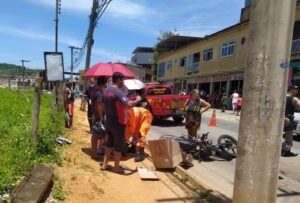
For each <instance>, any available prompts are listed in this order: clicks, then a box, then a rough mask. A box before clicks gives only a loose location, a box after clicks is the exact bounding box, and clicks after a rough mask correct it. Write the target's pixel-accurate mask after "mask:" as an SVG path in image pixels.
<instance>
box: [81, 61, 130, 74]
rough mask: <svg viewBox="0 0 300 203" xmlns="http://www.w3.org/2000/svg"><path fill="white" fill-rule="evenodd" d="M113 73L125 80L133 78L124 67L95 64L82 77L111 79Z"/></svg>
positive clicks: (112, 64) (113, 64)
mask: <svg viewBox="0 0 300 203" xmlns="http://www.w3.org/2000/svg"><path fill="white" fill-rule="evenodd" d="M115 72H120V73H122V74H123V75H124V77H125V78H135V75H134V73H133V72H132V71H131V70H129V69H128V68H127V67H126V66H124V65H122V64H117V63H97V64H95V65H94V66H92V67H91V68H90V69H89V70H88V71H86V72H85V73H84V74H83V77H99V76H107V77H111V76H112V75H113V74H114V73H115Z"/></svg>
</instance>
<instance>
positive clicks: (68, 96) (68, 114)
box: [64, 83, 75, 130]
mask: <svg viewBox="0 0 300 203" xmlns="http://www.w3.org/2000/svg"><path fill="white" fill-rule="evenodd" d="M74 102H75V95H74V92H73V91H72V90H71V83H67V84H66V87H65V90H64V104H65V127H66V128H68V129H70V130H71V129H73V116H74V115H73V114H74V111H73V109H74Z"/></svg>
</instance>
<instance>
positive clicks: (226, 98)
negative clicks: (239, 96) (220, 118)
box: [220, 93, 228, 113]
mask: <svg viewBox="0 0 300 203" xmlns="http://www.w3.org/2000/svg"><path fill="white" fill-rule="evenodd" d="M227 104H228V97H227V95H226V93H223V96H222V99H221V103H220V105H221V107H222V111H221V112H223V113H225V110H226V106H227Z"/></svg>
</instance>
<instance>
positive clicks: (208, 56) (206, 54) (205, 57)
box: [203, 48, 213, 61]
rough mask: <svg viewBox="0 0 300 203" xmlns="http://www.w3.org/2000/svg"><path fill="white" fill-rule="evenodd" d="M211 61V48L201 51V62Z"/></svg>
mask: <svg viewBox="0 0 300 203" xmlns="http://www.w3.org/2000/svg"><path fill="white" fill-rule="evenodd" d="M212 59H213V48H211V49H207V50H204V51H203V61H209V60H212Z"/></svg>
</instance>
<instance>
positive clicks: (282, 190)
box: [277, 187, 300, 197]
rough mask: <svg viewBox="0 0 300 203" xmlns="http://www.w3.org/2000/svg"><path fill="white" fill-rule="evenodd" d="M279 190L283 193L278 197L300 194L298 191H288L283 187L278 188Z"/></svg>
mask: <svg viewBox="0 0 300 203" xmlns="http://www.w3.org/2000/svg"><path fill="white" fill-rule="evenodd" d="M278 190H279V191H280V192H282V193H283V194H277V197H286V196H300V192H296V191H291V192H289V191H286V190H285V189H283V188H280V187H279V188H278Z"/></svg>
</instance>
